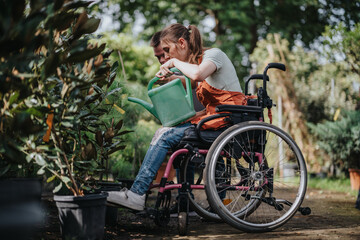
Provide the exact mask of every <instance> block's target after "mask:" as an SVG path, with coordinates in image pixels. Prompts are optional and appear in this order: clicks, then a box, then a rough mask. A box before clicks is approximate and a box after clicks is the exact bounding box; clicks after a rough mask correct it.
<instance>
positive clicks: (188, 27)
mask: <svg viewBox="0 0 360 240" xmlns="http://www.w3.org/2000/svg"><path fill="white" fill-rule="evenodd" d="M186 29H187V31H188V32H189V33H192V31H191V29H190V25H189V26H187V28H186Z"/></svg>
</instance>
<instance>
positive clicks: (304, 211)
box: [299, 207, 311, 216]
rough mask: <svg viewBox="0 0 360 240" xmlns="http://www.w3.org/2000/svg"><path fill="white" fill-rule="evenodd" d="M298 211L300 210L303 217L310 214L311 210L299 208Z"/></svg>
mask: <svg viewBox="0 0 360 240" xmlns="http://www.w3.org/2000/svg"><path fill="white" fill-rule="evenodd" d="M299 210H300V213H301V214H302V215H305V216H306V215H310V213H311V208H309V207H301V208H300V209H299Z"/></svg>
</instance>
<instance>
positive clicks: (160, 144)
mask: <svg viewBox="0 0 360 240" xmlns="http://www.w3.org/2000/svg"><path fill="white" fill-rule="evenodd" d="M190 126H191V124H190V123H185V124H182V125H179V126H176V127H171V128H160V129H158V130H157V131H156V133H155V136H154V138H153V140H152V141H151V144H150V147H149V149H148V151H147V153H146V155H145V158H144V161H143V163H142V164H141V167H140V170H139V172H138V174H137V176H136V178H135V181H134V183H133V185H132V186H131V189H130V190H131V191H132V192H134V193H137V194H139V195H143V194H145V193H146V192H147V190H148V189H149V186H150V184H151V182H152V181H153V178H154V176H155V175H156V173H157V171H158V170H159V168H160V166H161V163H162V162H163V161H164V159H165V157H166V154H167V152H168V150H169V149H171V148H174V147H176V146H177V145H178V144H179V143H180V140H181V139H182V138H183V136H184V132H185V130H186V129H188V128H189V127H190Z"/></svg>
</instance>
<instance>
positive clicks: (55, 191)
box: [53, 182, 62, 193]
mask: <svg viewBox="0 0 360 240" xmlns="http://www.w3.org/2000/svg"><path fill="white" fill-rule="evenodd" d="M61 188H62V182H60V183H59V185H57V186H56V187H55V188H54V190H53V193H57V192H58V191H60V189H61Z"/></svg>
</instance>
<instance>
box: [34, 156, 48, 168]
mask: <svg viewBox="0 0 360 240" xmlns="http://www.w3.org/2000/svg"><path fill="white" fill-rule="evenodd" d="M35 162H36V163H37V164H38V165H40V166H45V165H46V161H45V160H44V158H43V157H42V156H41V155H40V154H36V155H35Z"/></svg>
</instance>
